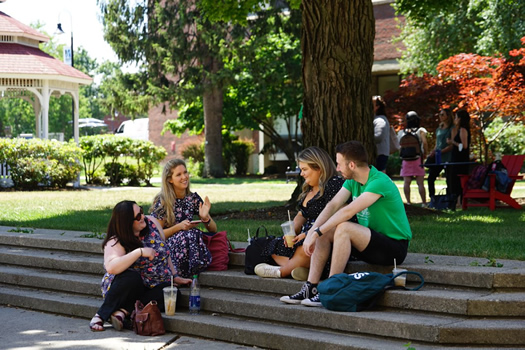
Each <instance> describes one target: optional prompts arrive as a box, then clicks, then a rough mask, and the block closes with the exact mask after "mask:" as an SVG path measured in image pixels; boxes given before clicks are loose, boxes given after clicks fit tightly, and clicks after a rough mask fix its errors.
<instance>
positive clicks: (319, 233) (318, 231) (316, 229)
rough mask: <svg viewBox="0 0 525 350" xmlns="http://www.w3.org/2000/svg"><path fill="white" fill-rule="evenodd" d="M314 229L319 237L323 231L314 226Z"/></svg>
mask: <svg viewBox="0 0 525 350" xmlns="http://www.w3.org/2000/svg"><path fill="white" fill-rule="evenodd" d="M314 231H315V232H317V235H318V236H319V237H321V236H322V235H323V233H322V232H321V229H320V228H319V227H316V228H315V229H314Z"/></svg>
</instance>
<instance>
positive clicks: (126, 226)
mask: <svg viewBox="0 0 525 350" xmlns="http://www.w3.org/2000/svg"><path fill="white" fill-rule="evenodd" d="M102 248H103V249H104V268H105V269H106V274H105V275H104V277H103V278H102V285H101V289H102V296H103V298H104V302H103V303H102V306H101V307H100V308H99V309H98V312H97V313H96V314H95V316H94V317H93V318H92V319H91V322H90V323H89V327H90V328H91V330H92V331H93V332H100V331H103V330H104V322H105V321H107V320H108V319H111V323H112V324H113V327H114V328H115V329H116V330H117V331H120V330H122V328H123V326H124V323H125V321H126V318H128V317H129V315H130V313H131V311H132V310H133V309H134V305H135V301H136V300H140V301H141V302H142V303H143V304H144V305H146V304H147V303H149V302H150V301H152V300H156V301H157V304H158V306H159V309H160V310H161V311H164V296H163V293H162V288H164V287H167V286H169V285H170V284H171V276H172V275H175V270H174V268H173V264H172V262H171V259H170V252H169V250H168V247H167V245H166V244H165V243H164V232H163V231H162V228H161V227H160V225H159V223H158V222H157V220H156V219H155V218H151V217H146V216H144V212H143V210H142V208H141V207H139V206H138V205H137V203H135V202H132V201H122V202H120V203H118V204H117V205H116V206H115V208H113V213H112V215H111V219H110V220H109V224H108V229H107V235H106V238H105V239H104V242H103V243H102ZM174 281H175V283H177V284H189V283H191V280H190V279H186V278H180V277H175V279H174Z"/></svg>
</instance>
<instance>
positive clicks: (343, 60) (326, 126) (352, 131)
mask: <svg viewBox="0 0 525 350" xmlns="http://www.w3.org/2000/svg"><path fill="white" fill-rule="evenodd" d="M302 10H303V35H302V50H303V83H304V100H303V104H304V107H303V119H302V131H303V137H304V144H305V147H307V146H318V147H321V148H323V149H325V150H326V151H327V152H328V153H329V154H331V155H334V156H335V146H336V145H337V144H340V143H343V142H346V141H350V140H358V141H361V142H362V143H363V144H364V145H365V147H366V149H367V150H368V152H369V159H370V162H371V163H374V162H373V160H374V159H375V155H376V150H375V142H374V134H373V110H372V100H371V85H372V63H373V61H374V36H375V19H374V11H373V6H372V1H370V0H303V1H302Z"/></svg>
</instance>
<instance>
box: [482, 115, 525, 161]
mask: <svg viewBox="0 0 525 350" xmlns="http://www.w3.org/2000/svg"><path fill="white" fill-rule="evenodd" d="M505 124H506V123H505V121H504V120H503V119H501V118H497V119H495V120H494V121H493V122H492V123H490V125H489V126H488V127H487V129H486V130H485V138H486V139H487V140H488V142H489V143H490V150H491V151H492V153H496V152H498V153H501V154H525V138H524V137H523V135H525V125H523V124H521V123H519V124H518V123H513V124H511V125H505Z"/></svg>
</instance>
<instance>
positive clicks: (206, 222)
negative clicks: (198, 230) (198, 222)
mask: <svg viewBox="0 0 525 350" xmlns="http://www.w3.org/2000/svg"><path fill="white" fill-rule="evenodd" d="M210 221H211V217H210V219H209V220H208V221H203V222H202V223H203V224H204V225H208V224H209V223H210Z"/></svg>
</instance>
